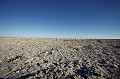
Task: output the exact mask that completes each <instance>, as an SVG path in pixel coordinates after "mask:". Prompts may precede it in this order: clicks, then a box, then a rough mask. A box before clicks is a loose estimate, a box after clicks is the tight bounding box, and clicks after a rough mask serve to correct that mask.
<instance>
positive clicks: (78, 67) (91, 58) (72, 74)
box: [0, 38, 120, 79]
mask: <svg viewBox="0 0 120 79" xmlns="http://www.w3.org/2000/svg"><path fill="white" fill-rule="evenodd" d="M119 78H120V40H119V39H112V40H110V39H99V40H98V39H52V38H51V39H49V38H48V39H45V38H0V79H119Z"/></svg>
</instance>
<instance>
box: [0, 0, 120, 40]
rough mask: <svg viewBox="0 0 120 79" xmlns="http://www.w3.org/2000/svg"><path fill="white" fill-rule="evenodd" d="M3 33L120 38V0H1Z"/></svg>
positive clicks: (24, 35) (18, 35)
mask: <svg viewBox="0 0 120 79" xmlns="http://www.w3.org/2000/svg"><path fill="white" fill-rule="evenodd" d="M0 36H17V37H87V38H118V39H120V0H0Z"/></svg>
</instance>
